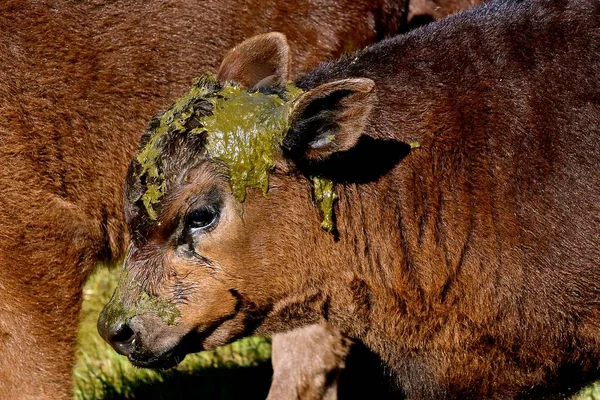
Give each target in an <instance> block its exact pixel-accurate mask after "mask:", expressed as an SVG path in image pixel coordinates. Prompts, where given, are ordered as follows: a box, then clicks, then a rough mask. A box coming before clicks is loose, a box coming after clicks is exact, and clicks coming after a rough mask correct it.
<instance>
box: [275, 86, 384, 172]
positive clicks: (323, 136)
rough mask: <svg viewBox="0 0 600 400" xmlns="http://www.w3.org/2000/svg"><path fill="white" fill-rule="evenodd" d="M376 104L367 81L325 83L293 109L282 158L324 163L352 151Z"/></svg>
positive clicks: (299, 101) (309, 93)
mask: <svg viewBox="0 0 600 400" xmlns="http://www.w3.org/2000/svg"><path fill="white" fill-rule="evenodd" d="M375 101H376V95H375V82H373V81H372V80H371V79H367V78H354V79H344V80H340V81H335V82H329V83H325V84H323V85H320V86H318V87H316V88H315V89H312V90H310V91H308V92H306V93H304V94H302V95H301V96H300V97H299V98H298V99H297V100H296V104H295V105H294V106H293V111H292V113H291V115H290V128H289V131H288V133H287V134H286V136H285V138H284V140H283V145H282V147H283V151H284V154H285V155H286V156H287V157H289V158H291V159H292V160H295V161H324V160H326V159H328V158H329V157H330V156H331V155H332V154H334V153H337V152H342V151H347V150H350V149H351V148H353V147H354V146H355V145H356V143H357V142H358V139H359V138H360V136H361V135H362V134H363V133H364V131H365V127H366V126H367V123H368V120H369V117H370V115H371V110H372V109H373V106H374V104H375Z"/></svg>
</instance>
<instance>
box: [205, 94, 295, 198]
mask: <svg viewBox="0 0 600 400" xmlns="http://www.w3.org/2000/svg"><path fill="white" fill-rule="evenodd" d="M220 94H221V95H222V96H223V98H221V99H217V101H216V102H215V107H214V109H213V114H212V115H211V116H209V117H206V118H205V119H203V121H202V124H203V125H204V128H205V129H206V131H207V144H206V149H207V151H208V154H209V156H210V157H211V158H213V159H216V160H220V161H222V162H223V163H224V164H225V165H227V167H228V168H229V178H230V185H231V191H232V192H233V195H234V196H235V198H236V199H237V200H238V201H240V202H242V201H244V199H245V198H246V188H247V187H252V188H257V189H260V190H262V192H263V194H266V193H267V190H268V189H269V171H270V170H271V168H273V165H274V164H275V156H276V154H277V151H278V148H279V146H280V145H281V143H282V141H283V137H284V135H285V133H286V132H287V130H288V127H289V126H288V120H289V119H288V112H289V109H290V106H289V104H290V103H286V102H285V101H284V100H283V99H281V98H280V97H279V96H277V95H265V94H262V93H258V92H256V93H248V92H247V91H245V90H243V89H242V88H240V87H239V86H233V85H230V84H227V85H226V86H225V87H224V88H223V90H221V92H220Z"/></svg>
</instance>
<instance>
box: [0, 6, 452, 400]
mask: <svg viewBox="0 0 600 400" xmlns="http://www.w3.org/2000/svg"><path fill="white" fill-rule="evenodd" d="M50 3H52V4H50ZM50 3H48V2H24V1H12V0H9V1H3V2H2V4H1V5H0V26H1V29H0V54H1V55H2V66H1V67H0V121H1V125H0V164H1V168H0V183H1V186H2V195H1V196H0V291H1V292H2V299H1V300H0V398H3V399H4V398H6V399H9V398H10V399H16V398H35V399H39V398H43V397H49V398H70V397H71V383H70V381H71V367H72V363H73V360H72V359H73V353H74V342H75V329H76V321H77V315H78V311H79V307H80V299H81V287H82V284H83V282H84V281H85V279H86V277H87V276H88V275H89V273H90V271H91V270H92V268H93V267H94V266H95V265H96V264H97V263H98V262H99V261H115V260H117V259H119V258H121V257H122V256H123V250H124V246H125V243H126V233H125V230H126V229H125V224H124V221H123V217H122V184H123V183H122V182H123V177H124V176H125V172H126V167H127V161H128V160H129V159H130V157H131V155H132V154H133V151H134V148H135V145H136V143H137V142H138V140H139V135H140V133H141V132H142V131H143V127H144V125H145V123H146V121H147V119H148V118H149V117H150V116H151V115H153V114H155V113H156V111H157V110H159V109H161V108H162V107H164V106H166V105H167V104H169V103H170V102H171V101H172V99H173V98H175V97H176V96H177V95H179V94H180V92H181V91H182V90H183V89H184V88H185V87H186V86H187V85H189V82H190V81H191V79H192V77H194V76H195V75H197V74H198V73H199V72H200V71H205V70H210V69H215V68H216V67H217V66H218V61H220V59H221V58H222V56H223V54H224V53H225V51H226V50H227V49H228V48H230V47H232V46H233V45H234V44H235V43H237V42H239V41H241V40H243V39H244V38H246V37H248V36H252V35H255V34H258V33H261V32H264V31H268V30H272V29H275V30H280V31H283V32H285V33H286V34H287V35H288V36H290V38H291V39H292V40H291V41H290V43H291V47H292V51H293V53H294V57H295V59H297V60H299V62H297V63H295V64H294V73H297V72H299V71H302V70H304V69H306V68H308V67H310V66H312V65H314V64H315V63H316V62H318V61H321V60H324V59H326V58H329V57H333V56H337V55H340V54H342V53H343V52H344V51H346V50H349V49H354V48H357V47H361V46H364V45H366V44H368V43H372V42H373V41H375V40H377V39H379V38H383V37H385V36H388V35H391V34H393V33H395V32H396V31H397V30H398V29H399V27H400V26H401V25H402V23H404V22H405V19H406V7H405V4H404V2H402V1H399V2H397V3H396V2H387V1H382V2H372V1H368V2H356V1H342V2H340V1H334V2H326V1H323V2H321V1H319V2H295V1H291V2H281V1H267V2H265V1H262V0H261V1H243V2H241V1H233V0H232V1H225V2H223V1H219V2H214V1H197V2H196V1H187V0H181V1H175V2H162V1H149V2H147V1H133V0H132V1H126V2H112V1H94V2H88V1H84V2H67V1H65V2H61V1H56V2H50ZM452 3H453V2H452ZM331 21H336V22H335V24H332V23H331Z"/></svg>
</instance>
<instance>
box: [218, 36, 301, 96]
mask: <svg viewBox="0 0 600 400" xmlns="http://www.w3.org/2000/svg"><path fill="white" fill-rule="evenodd" d="M290 59H291V56H290V46H289V45H288V42H287V39H286V37H285V35H284V34H283V33H279V32H270V33H264V34H262V35H257V36H253V37H251V38H250V39H247V40H245V41H243V42H242V43H240V44H239V45H237V46H235V47H234V48H233V49H231V50H229V52H228V53H227V54H226V55H225V58H224V59H223V62H222V63H221V66H220V67H219V72H218V73H217V79H218V80H219V81H220V82H225V81H232V82H236V83H238V84H240V85H242V86H243V87H244V88H246V89H250V88H253V87H255V86H266V85H270V86H285V84H286V83H287V81H288V79H289V70H290Z"/></svg>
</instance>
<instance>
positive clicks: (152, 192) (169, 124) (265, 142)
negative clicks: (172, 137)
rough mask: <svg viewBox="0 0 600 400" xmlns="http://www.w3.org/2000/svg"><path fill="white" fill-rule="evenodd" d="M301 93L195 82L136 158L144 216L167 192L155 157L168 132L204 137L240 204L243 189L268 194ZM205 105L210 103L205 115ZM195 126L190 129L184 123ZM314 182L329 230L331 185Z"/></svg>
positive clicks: (294, 89) (150, 213)
mask: <svg viewBox="0 0 600 400" xmlns="http://www.w3.org/2000/svg"><path fill="white" fill-rule="evenodd" d="M302 93H303V91H302V89H299V88H298V87H296V86H294V85H293V84H291V83H290V84H288V85H287V87H286V95H285V97H286V99H283V98H281V97H280V96H278V95H276V94H264V93H260V92H252V93H251V92H248V91H247V90H245V89H243V88H242V87H240V86H238V85H236V84H233V83H229V82H227V83H226V84H225V85H224V86H222V87H221V86H220V85H219V83H218V82H217V80H216V78H215V76H214V75H212V74H206V75H204V76H202V77H200V78H199V79H197V80H195V81H194V84H193V86H192V88H191V89H190V90H189V92H187V93H186V94H184V95H183V96H181V97H180V98H179V99H178V100H177V101H176V102H175V104H173V106H171V108H169V109H168V110H167V111H165V113H164V114H162V115H161V116H160V117H159V118H158V123H157V127H156V128H155V129H154V131H153V132H152V134H151V136H150V138H149V140H148V142H147V143H146V145H145V146H144V147H143V148H142V149H141V150H140V151H139V153H138V155H137V157H136V160H137V162H138V163H139V164H140V166H141V172H140V174H139V176H140V179H142V178H144V179H145V183H146V191H145V193H144V194H143V195H142V196H141V200H142V202H143V204H144V206H145V208H146V211H147V213H148V216H149V217H150V218H151V219H152V220H156V218H157V215H156V211H155V210H154V205H156V204H158V203H159V202H160V199H161V197H162V196H163V195H164V193H165V189H166V179H165V176H164V173H163V171H162V169H161V166H160V165H159V162H158V159H159V155H160V154H161V151H162V148H163V146H164V144H165V142H166V138H167V137H168V135H169V134H172V133H176V132H184V133H185V134H206V152H207V153H208V156H209V157H210V158H212V159H214V160H218V161H220V162H222V163H223V165H224V166H226V167H227V169H228V174H229V179H230V186H231V191H232V193H233V195H234V196H235V198H236V199H237V200H238V201H240V202H243V201H244V200H245V198H246V188H248V187H250V188H256V189H259V190H261V191H262V192H263V194H265V195H266V193H267V191H268V189H269V171H270V170H271V169H272V168H273V166H274V164H275V157H276V156H277V153H278V151H279V146H280V145H281V143H282V142H283V139H284V136H285V134H286V133H287V131H288V129H289V114H290V111H291V109H292V107H293V104H294V103H293V100H294V99H296V98H297V97H298V96H300V95H301V94H302ZM206 102H209V103H210V105H212V110H210V112H209V113H208V114H210V115H207V110H206ZM192 120H193V122H195V124H192V126H194V127H193V128H188V123H189V122H191V121H192ZM311 179H312V180H313V187H314V197H315V201H316V202H317V205H318V206H319V209H320V210H321V212H322V214H323V222H322V224H321V226H322V227H323V229H325V230H326V231H328V232H331V231H332V230H333V228H334V226H333V203H334V202H335V199H336V198H337V196H336V195H335V193H334V192H333V183H332V182H331V181H330V180H327V179H324V178H311Z"/></svg>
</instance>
